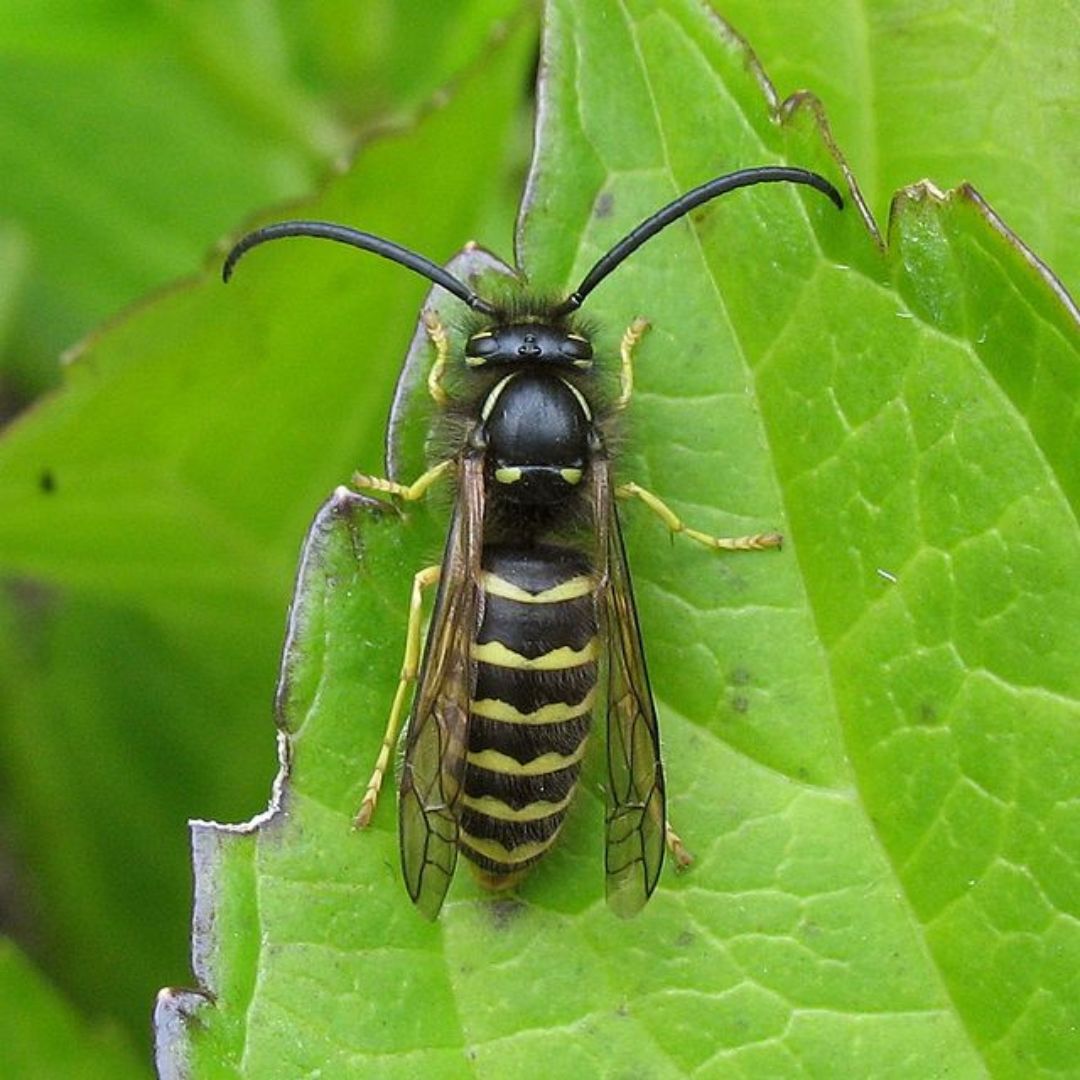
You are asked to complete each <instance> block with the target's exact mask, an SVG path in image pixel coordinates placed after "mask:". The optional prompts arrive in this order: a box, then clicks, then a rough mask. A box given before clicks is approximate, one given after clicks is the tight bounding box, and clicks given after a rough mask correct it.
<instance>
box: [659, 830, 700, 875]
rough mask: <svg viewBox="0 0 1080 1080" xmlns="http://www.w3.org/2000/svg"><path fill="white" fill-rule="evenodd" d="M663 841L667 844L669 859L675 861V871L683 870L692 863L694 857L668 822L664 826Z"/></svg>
mask: <svg viewBox="0 0 1080 1080" xmlns="http://www.w3.org/2000/svg"><path fill="white" fill-rule="evenodd" d="M664 840H665V841H666V842H667V849H668V851H670V852H671V857H672V858H673V859H674V860H675V869H676V870H685V869H686V868H687V867H688V866H689V865H690V864H691V863H692V862H693V861H694V856H693V855H691V854H690V852H689V851H687V850H686V846H685V845H684V844H683V842H682V840H681V839H680V838H679V834H678V833H677V832H676V831H675V830H674V829H673V828H672V827H671V822H670V821H669V822H667V823H666V824H665V825H664Z"/></svg>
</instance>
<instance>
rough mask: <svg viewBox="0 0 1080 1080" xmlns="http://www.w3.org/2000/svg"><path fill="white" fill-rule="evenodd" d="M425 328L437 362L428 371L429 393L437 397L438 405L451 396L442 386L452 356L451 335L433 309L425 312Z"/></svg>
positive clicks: (444, 402)
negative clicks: (447, 363) (447, 364)
mask: <svg viewBox="0 0 1080 1080" xmlns="http://www.w3.org/2000/svg"><path fill="white" fill-rule="evenodd" d="M424 329H425V330H426V331H427V334H428V337H429V338H431V343H432V344H433V345H434V346H435V363H434V364H432V365H431V371H429V372H428V380H427V385H428V393H429V394H431V396H432V397H433V398H434V399H435V404H436V405H445V404H446V403H447V402H448V401H449V400H450V398H449V396H448V395H447V393H446V391H445V390H444V389H443V387H442V378H443V373H444V372H445V371H446V361H447V360H448V359H449V357H450V337H449V335H448V334H447V333H446V327H445V326H443V324H442V323H441V322H440V321H439V316H438V315H436V314H435V312H433V311H428V312H425V313H424Z"/></svg>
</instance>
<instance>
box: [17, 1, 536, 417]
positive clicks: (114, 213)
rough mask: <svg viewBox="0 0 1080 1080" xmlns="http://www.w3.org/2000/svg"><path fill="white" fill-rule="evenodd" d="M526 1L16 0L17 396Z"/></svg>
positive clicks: (411, 109)
mask: <svg viewBox="0 0 1080 1080" xmlns="http://www.w3.org/2000/svg"><path fill="white" fill-rule="evenodd" d="M519 4H520V0H453V2H445V0H444V2H443V3H441V4H438V5H426V6H425V7H426V8H427V9H428V10H425V11H424V13H423V18H418V17H417V16H416V12H410V11H408V10H402V5H400V4H395V3H393V2H391V0H366V2H365V3H363V4H360V5H358V4H356V3H353V2H352V0H318V2H313V3H306V4H288V3H272V2H263V3H257V4H252V3H250V2H249V0H213V2H212V3H196V2H191V3H184V4H147V3H135V2H131V0H107V2H101V3H91V4H88V3H84V2H82V0H63V2H56V3H49V4H41V3H39V2H38V0H7V3H6V4H5V19H4V25H3V27H2V28H0V82H2V83H3V85H4V87H5V103H4V104H5V108H4V111H3V115H2V116H0V171H2V172H3V174H4V177H5V180H4V184H3V187H2V188H0V218H2V219H3V220H4V221H5V223H7V222H13V223H18V233H17V236H18V239H19V242H20V243H21V245H22V248H23V252H22V256H21V257H22V259H23V260H24V262H25V263H26V281H25V285H24V287H23V289H22V290H21V293H20V294H18V298H19V300H20V303H19V305H18V308H17V310H16V312H15V313H14V314H15V315H16V316H17V318H16V320H15V323H14V327H13V338H12V341H11V343H10V348H9V350H8V352H7V353H6V354H5V355H3V356H0V368H2V369H3V370H4V371H5V374H6V375H7V376H8V378H9V379H11V380H12V381H14V382H16V383H17V384H18V386H19V388H20V390H21V391H22V393H23V395H25V396H28V395H29V393H30V392H31V391H40V390H41V389H42V388H43V387H45V386H50V385H52V384H53V383H55V381H56V379H57V376H58V369H57V364H56V360H57V357H58V356H59V355H60V353H61V351H62V350H64V349H66V348H68V347H69V346H71V344H72V343H73V342H75V341H77V340H78V339H79V338H80V337H82V336H83V335H84V334H86V333H87V332H88V331H90V330H91V329H92V328H93V326H94V325H95V324H96V323H98V322H100V321H102V320H103V319H105V318H107V317H109V316H111V315H112V314H113V313H114V312H116V311H117V310H118V309H119V308H120V307H121V306H123V305H124V304H128V303H131V302H132V301H133V300H135V299H137V298H138V297H139V296H141V295H143V294H145V293H146V292H148V291H150V290H151V289H154V288H158V287H161V286H163V285H165V284H167V283H168V282H169V281H171V280H173V279H175V278H176V277H178V276H180V275H184V274H190V273H193V272H195V271H196V270H197V269H198V267H199V265H200V263H201V261H202V258H203V253H204V252H205V250H206V248H207V246H208V244H209V242H210V241H211V240H212V239H213V238H215V237H217V236H220V235H221V234H222V233H224V232H225V231H227V230H229V229H232V228H234V227H235V225H236V222H237V221H238V220H241V219H242V218H243V217H244V216H245V215H246V214H248V213H250V212H251V210H252V208H253V207H261V206H267V205H270V204H273V203H275V202H282V201H284V200H286V199H295V198H298V197H301V196H303V195H306V194H307V193H308V192H310V190H311V189H312V187H313V185H314V184H315V183H316V181H317V180H318V178H320V177H322V176H324V175H325V174H326V173H327V172H328V171H329V170H330V168H331V167H332V165H333V163H334V162H335V160H337V159H340V158H341V157H342V156H344V155H346V154H347V153H348V152H349V150H350V148H351V147H352V146H353V145H354V144H355V140H356V136H355V133H354V131H353V130H352V128H353V126H354V125H358V124H370V123H371V122H372V120H373V118H375V117H378V118H379V119H380V121H381V122H382V123H383V124H386V123H387V122H388V121H389V120H391V119H393V120H395V121H397V120H399V119H400V118H401V117H402V116H405V117H409V116H411V115H412V114H413V113H415V111H416V109H417V108H418V107H419V106H420V105H421V104H422V103H423V102H424V101H425V99H426V98H427V97H428V96H429V95H431V94H432V93H434V92H435V91H436V90H437V89H439V88H440V87H442V86H443V84H445V83H446V81H447V80H448V79H450V78H451V77H452V76H454V75H455V74H456V73H458V72H460V71H461V70H462V69H463V68H464V67H466V66H468V64H469V63H471V62H472V61H473V60H474V59H475V58H476V57H477V56H478V55H481V54H482V53H483V51H484V50H486V49H487V48H489V47H490V38H491V35H492V29H493V26H497V20H499V19H505V18H507V17H508V16H510V15H511V14H512V13H513V11H514V10H516V9H517V8H518V7H519ZM421 57H422V58H423V60H422V62H420V61H419V58H421ZM5 265H6V261H5ZM14 295H16V294H14V293H10V292H8V291H5V297H6V298H7V299H9V300H10V298H11V297H12V296H14ZM3 314H4V313H3V312H0V317H2V316H3Z"/></svg>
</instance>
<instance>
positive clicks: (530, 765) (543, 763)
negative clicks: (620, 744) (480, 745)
mask: <svg viewBox="0 0 1080 1080" xmlns="http://www.w3.org/2000/svg"><path fill="white" fill-rule="evenodd" d="M588 742H589V740H588V739H582V740H581V745H580V746H579V747H578V748H577V749H576V750H575V751H574V752H573V753H572V754H556V753H549V754H541V755H540V756H539V757H536V758H533V759H532V761H526V762H525V764H524V765H522V764H521V762H520V761H518V759H517V758H512V757H510V756H509V755H508V754H500V753H499V751H498V750H479V751H477V752H476V753H471V752H470V753H469V754H468V755H467V757H466V761H468V763H469V764H470V765H475V766H476V767H477V768H479V769H487V770H488V771H489V772H497V773H500V774H502V775H503V776H543V775H545V774H546V773H550V772H558V771H559V770H560V769H565V768H567V767H568V766H570V765H576V764H577V763H578V762H579V761H580V760H581V759H582V758H583V757H584V756H585V747H586V746H587V745H588Z"/></svg>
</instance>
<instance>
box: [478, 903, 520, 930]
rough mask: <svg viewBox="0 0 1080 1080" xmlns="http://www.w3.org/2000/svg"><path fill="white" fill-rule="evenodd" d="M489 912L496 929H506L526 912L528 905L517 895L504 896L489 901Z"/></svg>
mask: <svg viewBox="0 0 1080 1080" xmlns="http://www.w3.org/2000/svg"><path fill="white" fill-rule="evenodd" d="M486 906H487V912H488V915H489V916H491V925H492V926H493V927H495V929H496V930H506V929H507V928H508V927H509V926H511V925H512V924H513V923H514V922H515V921H516V920H517V919H519V918H520V917H521V916H522V915H523V914H524V913H525V910H526V908H527V907H528V905H527V904H526V903H525V902H524V901H522V900H519V899H518V898H517V897H516V896H503V897H500V898H499V899H498V900H491V901H489V902H488V904H487V905H486Z"/></svg>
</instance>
